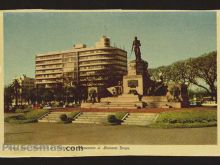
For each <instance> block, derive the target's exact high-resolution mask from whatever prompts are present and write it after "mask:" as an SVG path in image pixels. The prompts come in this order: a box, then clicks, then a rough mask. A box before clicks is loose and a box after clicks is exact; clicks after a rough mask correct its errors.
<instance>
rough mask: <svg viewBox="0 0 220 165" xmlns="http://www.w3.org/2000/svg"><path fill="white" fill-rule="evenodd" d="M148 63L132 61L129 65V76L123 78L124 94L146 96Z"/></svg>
mask: <svg viewBox="0 0 220 165" xmlns="http://www.w3.org/2000/svg"><path fill="white" fill-rule="evenodd" d="M146 64H147V62H145V61H143V60H141V61H135V60H133V61H130V62H129V64H128V75H126V76H124V77H123V93H124V94H139V95H143V94H144V87H145V85H146V84H147V82H146V81H145V80H146V78H147V75H146V70H147V66H146Z"/></svg>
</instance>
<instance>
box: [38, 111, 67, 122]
mask: <svg viewBox="0 0 220 165" xmlns="http://www.w3.org/2000/svg"><path fill="white" fill-rule="evenodd" d="M70 113H71V112H50V113H48V114H46V115H45V116H43V117H42V118H40V119H39V120H38V122H48V123H57V122H59V121H60V115H61V114H66V115H68V114H70Z"/></svg>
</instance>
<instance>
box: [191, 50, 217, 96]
mask: <svg viewBox="0 0 220 165" xmlns="http://www.w3.org/2000/svg"><path fill="white" fill-rule="evenodd" d="M190 67H191V70H194V73H195V75H196V78H195V79H193V80H192V81H191V83H193V84H194V85H196V86H199V87H201V88H203V89H205V90H206V91H207V93H208V94H210V96H211V97H212V98H214V97H215V98H216V97H217V84H216V83H217V52H216V51H213V52H210V53H208V54H204V55H202V56H200V57H198V58H195V59H192V61H191V63H190ZM200 80H203V81H204V82H205V83H206V85H208V87H207V86H205V85H202V84H201V83H199V81H200Z"/></svg>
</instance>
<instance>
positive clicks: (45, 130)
mask: <svg viewBox="0 0 220 165" xmlns="http://www.w3.org/2000/svg"><path fill="white" fill-rule="evenodd" d="M5 143H6V144H118V145H119V144H128V145H132V144H137V145H138V144H146V145H147V144H148V145H151V144H158V145H162V144H192V145H194V144H199V145H202V144H216V143H217V127H206V128H176V129H157V128H146V127H141V126H124V125H119V126H103V125H95V124H57V123H30V124H9V123H5Z"/></svg>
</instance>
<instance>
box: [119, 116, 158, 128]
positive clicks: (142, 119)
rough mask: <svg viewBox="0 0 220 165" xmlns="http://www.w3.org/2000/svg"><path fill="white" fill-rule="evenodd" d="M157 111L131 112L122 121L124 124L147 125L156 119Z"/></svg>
mask: <svg viewBox="0 0 220 165" xmlns="http://www.w3.org/2000/svg"><path fill="white" fill-rule="evenodd" d="M157 116H158V114H156V113H129V115H128V116H127V117H126V118H125V119H124V121H123V122H122V124H123V125H141V126H146V125H149V124H151V123H153V122H155V121H156V118H157Z"/></svg>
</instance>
